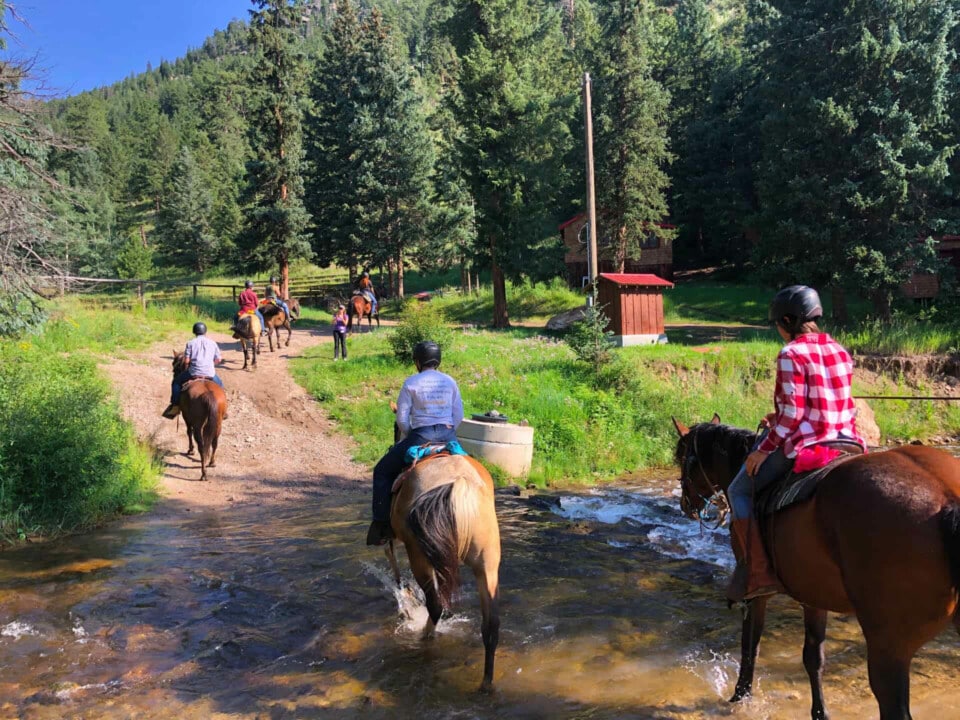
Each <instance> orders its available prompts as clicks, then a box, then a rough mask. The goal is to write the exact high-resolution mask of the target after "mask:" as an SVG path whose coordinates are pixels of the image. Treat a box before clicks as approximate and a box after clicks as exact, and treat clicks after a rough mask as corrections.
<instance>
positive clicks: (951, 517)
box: [940, 500, 960, 631]
mask: <svg viewBox="0 0 960 720" xmlns="http://www.w3.org/2000/svg"><path fill="white" fill-rule="evenodd" d="M940 530H941V532H942V533H943V544H944V549H945V550H946V551H947V562H948V563H949V565H950V581H951V582H950V584H951V585H952V586H953V589H954V590H955V591H957V592H960V501H957V500H954V501H952V502H950V503H949V504H947V505H946V506H945V507H944V508H943V509H942V510H941V511H940ZM953 624H954V626H956V628H957V630H958V631H960V605H958V607H957V610H956V611H954V615H953Z"/></svg>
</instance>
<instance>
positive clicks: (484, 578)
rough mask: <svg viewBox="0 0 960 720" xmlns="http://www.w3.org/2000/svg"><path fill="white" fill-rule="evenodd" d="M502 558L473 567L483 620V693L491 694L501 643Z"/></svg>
mask: <svg viewBox="0 0 960 720" xmlns="http://www.w3.org/2000/svg"><path fill="white" fill-rule="evenodd" d="M499 565H500V557H499V553H497V557H496V559H495V560H494V559H493V558H486V559H484V558H481V559H480V561H479V562H477V563H476V564H475V565H473V574H474V576H476V578H477V591H478V593H479V594H480V614H481V617H482V618H483V619H482V622H481V625H480V634H481V636H482V637H483V682H482V683H480V691H481V692H489V691H490V689H491V688H492V687H493V662H494V658H495V657H496V654H497V645H498V644H499V642H500V598H499V587H498V586H499V582H500V580H499Z"/></svg>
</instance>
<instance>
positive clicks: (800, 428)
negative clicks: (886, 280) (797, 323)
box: [757, 333, 863, 457]
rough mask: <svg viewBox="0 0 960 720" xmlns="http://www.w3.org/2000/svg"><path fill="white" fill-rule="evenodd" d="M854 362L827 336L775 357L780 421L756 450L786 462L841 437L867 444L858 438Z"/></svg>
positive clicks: (802, 341)
mask: <svg viewBox="0 0 960 720" xmlns="http://www.w3.org/2000/svg"><path fill="white" fill-rule="evenodd" d="M852 380H853V358H851V357H850V353H848V352H847V351H846V350H844V349H843V348H842V347H841V346H840V344H839V343H837V341H836V340H834V339H833V338H832V337H830V336H829V335H827V334H826V333H808V334H806V335H800V336H799V337H797V338H796V339H794V340H792V341H791V342H789V343H787V345H785V346H784V347H783V349H782V350H780V354H779V355H777V385H776V388H775V389H774V393H773V402H774V405H775V406H776V410H777V416H776V421H775V425H774V427H773V428H772V429H771V430H770V434H769V435H767V437H766V438H765V439H764V440H763V442H762V443H760V446H759V447H758V448H757V449H758V450H760V451H761V452H765V453H772V452H774V451H775V450H776V449H777V448H781V447H782V448H783V453H784V455H786V456H787V457H796V454H797V451H799V450H801V449H803V448H804V447H806V446H807V445H810V444H811V443H814V442H819V441H823V440H835V439H836V438H837V437H838V436H839V435H840V433H843V434H844V435H847V436H849V437H851V438H853V439H855V440H858V441H860V444H861V445H862V444H863V440H861V439H860V436H859V434H857V427H856V414H857V411H856V405H855V404H854V402H853V393H852V391H851V388H850V385H851V382H852Z"/></svg>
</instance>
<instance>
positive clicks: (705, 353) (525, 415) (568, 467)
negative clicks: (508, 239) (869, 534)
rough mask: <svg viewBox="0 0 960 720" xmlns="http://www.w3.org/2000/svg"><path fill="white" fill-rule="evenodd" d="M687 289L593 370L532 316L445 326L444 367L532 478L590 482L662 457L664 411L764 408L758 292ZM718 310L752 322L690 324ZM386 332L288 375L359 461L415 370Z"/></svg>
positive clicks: (879, 408) (936, 430) (867, 384)
mask: <svg viewBox="0 0 960 720" xmlns="http://www.w3.org/2000/svg"><path fill="white" fill-rule="evenodd" d="M688 290H689V292H687V291H686V290H684V289H683V286H679V287H678V288H677V291H675V292H676V294H675V295H673V299H672V300H671V304H670V312H671V316H672V319H673V321H674V322H675V323H677V324H678V325H681V326H683V328H681V329H679V330H674V331H670V335H671V344H669V345H665V346H656V347H636V348H624V349H620V350H617V351H615V355H616V357H617V361H616V362H615V363H614V364H613V365H612V366H610V367H608V368H606V369H604V370H603V371H602V372H601V373H600V374H599V375H598V374H596V373H595V372H594V371H593V370H592V369H591V368H590V367H588V366H587V365H585V364H583V363H581V362H578V361H577V360H576V359H575V357H574V355H573V353H572V351H571V350H570V349H569V348H568V347H567V346H566V345H565V344H564V343H563V342H562V341H561V340H559V339H558V338H556V337H547V336H544V335H543V334H542V331H540V330H534V329H529V328H515V329H513V330H509V331H504V332H494V331H489V330H483V329H469V330H462V331H456V332H454V333H453V338H452V340H451V341H450V342H449V343H448V344H447V346H445V347H444V369H445V370H446V371H447V372H449V373H450V374H451V375H453V376H454V377H455V378H457V380H458V381H459V383H460V387H461V391H462V393H463V396H464V402H465V406H466V409H467V413H468V415H469V413H482V412H486V411H488V410H490V409H497V410H499V411H500V412H502V413H504V414H506V415H508V416H509V417H510V418H511V420H513V421H519V420H527V421H528V422H529V423H530V424H531V425H532V426H533V427H534V428H535V432H534V443H535V451H534V462H533V469H532V472H531V476H530V477H531V480H533V481H534V482H537V483H540V484H547V483H551V484H553V483H562V482H591V481H595V480H600V479H609V478H613V477H616V476H617V475H620V474H622V473H624V472H627V471H632V470H636V469H640V468H647V467H662V466H668V465H670V464H671V462H672V452H673V448H674V445H675V441H676V438H675V434H674V430H673V425H672V422H671V417H672V416H676V417H677V418H679V419H681V420H683V421H684V422H687V423H693V422H697V421H702V420H707V419H709V418H710V416H711V415H712V413H713V412H717V413H719V414H720V415H721V417H722V419H723V421H724V422H727V423H730V424H733V425H738V426H741V427H755V426H756V423H757V420H758V419H759V418H760V417H762V415H763V414H765V413H766V412H768V411H769V410H770V409H772V407H771V396H772V391H773V383H774V377H773V372H774V358H775V356H776V353H777V351H778V349H779V347H780V345H781V343H780V340H779V338H778V337H777V336H776V335H775V334H774V333H773V332H772V331H770V330H768V329H766V328H765V327H764V326H763V325H762V324H760V325H758V324H759V323H762V319H763V318H762V313H763V312H765V302H766V300H765V297H766V296H765V294H763V292H762V290H758V289H756V288H752V289H751V288H749V287H739V288H738V289H736V290H735V291H734V290H731V291H730V292H727V291H726V290H724V289H723V288H722V287H721V288H717V287H714V288H712V291H711V292H707V289H705V288H701V287H697V286H694V287H692V288H688ZM715 296H716V297H715ZM509 299H510V302H511V304H512V306H514V307H516V306H525V307H526V308H528V309H531V308H547V307H549V308H551V310H552V311H560V310H561V309H564V306H567V307H569V306H570V305H571V304H573V305H576V304H578V303H579V302H581V300H580V298H579V297H578V296H576V295H574V294H573V293H569V292H568V291H566V290H565V289H563V288H560V287H550V286H536V287H533V286H527V287H526V288H524V287H521V288H512V289H511V294H510V296H509ZM434 304H436V305H435V307H436V308H437V309H440V308H442V309H443V311H444V313H445V314H446V315H447V317H448V318H452V319H454V320H455V321H456V322H457V323H459V324H463V323H465V322H470V321H471V320H477V319H479V318H480V317H482V316H483V314H484V313H486V312H487V311H492V297H490V295H489V294H488V293H484V292H481V293H480V294H479V295H478V296H468V297H462V296H459V295H447V296H445V297H443V298H440V299H437V300H434V301H432V302H431V306H434ZM723 319H726V324H729V325H733V326H736V325H738V323H737V321H736V320H737V319H739V320H740V321H741V323H742V322H744V321H746V322H748V323H751V324H750V325H742V326H741V327H742V330H743V332H730V333H728V334H724V333H712V334H711V333H707V334H706V335H704V334H703V333H698V332H696V329H697V328H699V327H700V326H701V325H703V326H706V327H708V328H709V327H710V326H711V324H713V323H716V322H718V320H719V321H721V322H722V320H723ZM754 323H757V324H754ZM688 325H689V327H688ZM735 329H736V328H735ZM688 330H693V332H688ZM389 332H390V331H389V330H384V331H383V332H381V333H373V334H364V335H361V336H354V337H351V338H350V340H348V344H349V347H350V353H351V355H350V360H349V362H347V363H336V364H334V363H333V362H332V360H331V358H330V357H329V356H330V350H329V348H326V347H323V348H317V349H315V350H313V351H311V352H308V353H307V355H306V357H304V358H302V359H299V360H297V361H295V362H294V364H293V367H294V374H295V376H296V378H297V379H298V381H299V382H300V383H301V384H302V385H304V387H306V388H307V389H308V390H309V391H310V392H311V393H313V395H314V396H315V397H316V398H317V399H318V400H319V401H320V402H321V403H322V404H324V406H325V407H326V408H327V409H328V411H329V412H330V414H331V416H332V417H333V418H334V419H335V420H337V421H338V422H339V423H340V425H341V427H342V428H343V431H344V432H345V433H346V434H348V435H350V436H351V437H352V438H354V439H355V440H356V441H357V443H358V449H357V459H358V460H360V461H362V462H366V463H369V464H372V463H374V462H375V461H376V460H377V458H379V456H380V455H381V454H382V453H383V451H384V450H385V449H386V448H387V446H388V445H389V441H390V438H391V432H392V423H393V416H392V414H391V412H390V410H389V408H388V403H389V401H390V400H392V399H395V398H396V395H397V392H398V390H399V388H400V385H401V384H402V382H403V380H404V378H405V377H407V376H408V375H409V374H410V373H411V372H412V370H413V369H412V367H411V366H410V365H409V364H407V363H403V362H399V361H397V360H395V359H394V358H393V355H392V352H391V348H390V345H389V343H388V340H387V338H388V333H389ZM705 338H707V339H705ZM917 390H920V391H923V390H924V388H923V387H922V386H918V385H916V384H915V385H912V386H910V385H908V384H907V383H906V381H905V380H904V379H903V378H884V377H879V376H873V375H872V374H869V373H861V374H860V375H858V377H857V380H856V382H855V385H854V392H855V393H856V394H862V395H868V394H869V395H873V394H884V395H894V394H914V392H915V391H917ZM874 410H875V413H876V416H877V422H878V425H879V426H880V429H881V432H882V433H883V435H884V437H885V438H886V439H887V440H893V441H908V440H912V439H921V440H931V439H941V438H944V437H953V436H956V435H958V434H960V408H958V407H954V404H951V403H933V402H902V401H897V402H893V401H884V402H880V403H874Z"/></svg>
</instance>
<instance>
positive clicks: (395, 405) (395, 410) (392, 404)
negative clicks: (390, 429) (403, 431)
mask: <svg viewBox="0 0 960 720" xmlns="http://www.w3.org/2000/svg"><path fill="white" fill-rule="evenodd" d="M390 409H391V410H393V414H394V415H396V414H397V404H396V403H395V402H394V401H393V400H391V401H390Z"/></svg>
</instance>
